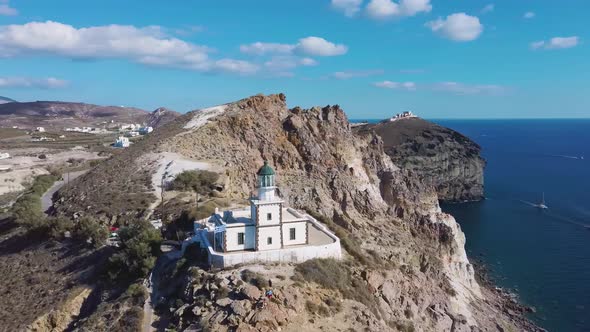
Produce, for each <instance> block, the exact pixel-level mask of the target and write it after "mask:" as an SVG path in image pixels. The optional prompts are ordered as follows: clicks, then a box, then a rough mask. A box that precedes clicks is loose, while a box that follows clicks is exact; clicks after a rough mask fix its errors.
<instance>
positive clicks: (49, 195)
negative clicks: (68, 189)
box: [41, 170, 87, 213]
mask: <svg viewBox="0 0 590 332" xmlns="http://www.w3.org/2000/svg"><path fill="white" fill-rule="evenodd" d="M86 172H87V170H85V171H78V172H70V174H69V179H70V181H72V180H74V179H75V178H77V177H79V176H80V175H82V174H84V173H86ZM64 178H66V179H67V178H68V176H67V175H66V174H64ZM64 184H66V183H65V181H63V180H59V181H55V183H54V184H53V186H51V188H49V190H47V191H46V192H45V194H43V196H41V208H42V209H43V212H45V213H47V211H48V210H49V209H50V208H51V207H52V206H53V194H55V193H56V192H57V191H58V190H60V189H61V187H63V186H64Z"/></svg>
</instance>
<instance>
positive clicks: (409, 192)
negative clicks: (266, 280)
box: [58, 94, 520, 331]
mask: <svg viewBox="0 0 590 332" xmlns="http://www.w3.org/2000/svg"><path fill="white" fill-rule="evenodd" d="M154 134H155V135H149V136H148V137H146V139H145V140H144V141H142V142H139V143H138V144H136V145H134V146H132V147H131V148H129V149H128V153H126V154H121V155H117V156H115V157H113V158H112V159H110V160H108V161H105V162H104V163H103V164H101V165H99V166H98V167H97V168H95V169H94V170H92V171H90V172H89V173H87V174H86V175H84V176H83V177H81V178H79V179H77V180H76V183H75V184H74V185H73V186H71V187H69V188H66V189H65V190H63V191H62V192H60V196H61V199H60V205H59V206H58V211H59V212H60V213H64V214H71V213H74V212H80V211H81V212H82V213H89V214H95V215H101V214H102V215H105V214H106V215H107V217H108V218H105V220H109V221H113V220H114V219H116V218H117V215H116V213H113V212H109V208H112V206H111V207H109V206H107V205H105V204H100V203H99V202H104V199H103V198H102V197H103V196H104V195H105V192H109V193H116V192H124V193H125V196H124V197H121V199H122V200H127V201H128V200H129V199H130V197H133V196H134V195H137V196H138V197H143V198H144V199H145V200H146V202H145V204H143V205H140V206H138V207H134V208H135V209H137V211H138V213H140V214H141V213H142V212H141V209H142V208H143V209H148V208H149V206H150V202H152V201H153V200H155V199H156V196H157V195H156V194H157V193H158V192H159V190H158V189H157V188H156V186H155V185H154V183H156V184H157V183H158V182H159V178H158V177H156V178H155V181H154V180H153V179H154V178H153V176H154V174H158V172H160V171H162V173H163V167H164V166H166V165H169V159H170V158H171V157H170V156H173V159H174V160H175V161H176V162H178V161H180V160H183V161H185V162H188V161H190V162H193V163H195V165H201V166H203V165H206V166H207V167H208V168H209V169H210V170H214V171H216V172H218V173H220V175H221V182H222V183H223V185H221V188H220V190H221V192H222V193H223V194H224V195H225V196H226V197H228V198H232V199H236V200H238V199H244V198H247V197H248V195H249V193H250V192H251V190H252V188H253V185H254V181H255V171H256V170H257V169H258V168H259V167H260V165H261V164H262V163H263V161H264V160H265V159H266V160H268V161H269V163H270V164H271V165H272V166H273V167H274V168H275V170H276V172H277V174H278V175H277V185H278V187H279V190H280V195H281V196H282V197H283V198H284V199H285V200H286V201H287V202H288V203H289V205H291V206H293V207H295V208H299V209H305V210H308V211H312V212H313V213H316V214H319V215H321V216H323V217H325V218H326V220H331V222H332V223H333V224H332V227H337V228H339V229H341V232H342V234H344V235H345V236H346V240H343V243H344V244H345V249H346V250H347V251H348V253H349V254H350V255H351V256H350V257H349V259H350V261H349V263H347V268H348V270H349V271H350V274H351V275H352V277H353V278H355V279H354V280H356V281H355V283H354V287H355V288H359V287H360V288H362V289H366V290H367V291H368V292H369V294H370V295H369V296H368V297H369V298H370V299H367V300H366V301H364V302H362V301H361V302H362V303H359V302H356V301H357V300H350V299H349V300H347V301H345V303H347V305H346V306H345V307H348V308H349V309H347V310H349V311H347V312H348V313H350V315H353V316H351V317H357V319H355V320H353V321H352V322H349V323H346V322H343V321H338V320H322V322H324V321H325V323H326V324H328V325H324V328H328V329H336V328H339V329H340V328H341V329H347V328H353V329H357V328H359V326H358V324H359V322H362V324H361V325H362V326H364V327H366V328H369V327H370V328H371V330H375V331H378V330H391V329H393V327H392V326H398V329H399V328H400V327H399V326H402V325H399V324H401V323H403V324H406V323H408V324H410V323H411V322H414V323H413V324H414V326H415V328H417V329H418V330H422V331H466V330H470V329H471V330H473V329H477V328H479V329H482V330H492V329H496V327H497V326H498V327H501V328H504V329H516V330H518V329H519V328H520V327H519V326H518V325H517V324H516V323H515V322H514V321H513V319H512V318H510V317H508V316H506V315H505V314H504V313H502V312H501V311H499V310H498V309H497V308H494V305H493V303H494V302H493V301H492V299H490V298H486V296H485V295H483V293H482V291H481V289H480V287H479V285H478V284H477V282H476V281H475V278H474V272H473V268H472V266H471V264H470V263H469V261H468V259H467V256H466V254H465V249H464V236H463V233H462V232H461V230H460V228H459V226H458V224H457V223H456V222H455V220H454V219H453V218H452V217H451V216H449V215H447V214H444V213H442V212H441V211H440V208H439V206H438V195H437V192H436V191H434V190H433V187H432V186H431V185H429V184H428V183H424V182H423V181H422V180H421V179H420V177H418V176H416V173H415V172H412V171H409V170H407V169H404V168H400V167H398V165H396V164H395V162H392V158H391V157H390V156H389V155H388V154H386V151H387V150H386V146H385V144H384V141H383V139H382V137H381V136H379V135H377V134H376V133H375V132H374V131H371V130H365V131H360V132H354V131H353V130H352V129H351V126H350V124H349V122H348V119H347V118H346V115H345V114H344V112H343V111H342V109H340V108H339V107H338V106H326V107H323V108H319V107H316V108H311V109H307V110H304V109H301V108H294V109H288V108H287V106H286V101H285V96H284V95H282V94H279V95H270V96H261V95H259V96H253V97H250V98H246V99H243V100H240V101H237V102H235V103H230V104H227V105H221V106H217V107H213V108H209V109H204V110H200V111H196V112H192V113H189V114H187V115H185V116H182V117H180V118H178V119H176V120H175V121H173V122H172V123H170V124H168V125H166V126H164V127H163V128H161V130H158V131H157V132H155V133H154ZM474 153H475V152H474ZM167 158H168V159H167ZM112 169H116V170H117V171H116V172H112V171H111V172H109V171H108V170H112ZM137 169H141V171H140V172H138V171H137ZM131 180H133V182H130V181H131ZM150 191H151V194H150ZM113 200H115V199H114V198H113V199H111V200H109V201H108V204H112V201H113ZM125 206H126V209H124V210H125V211H126V213H128V212H129V210H130V209H129V207H130V205H129V204H126V205H125ZM151 206H153V205H151ZM109 213H110V214H109ZM270 269H271V270H272V269H273V268H272V267H270ZM273 271H274V270H273ZM273 273H275V275H276V273H277V272H273ZM207 278H209V277H207ZM217 279H218V280H216V281H215V282H216V283H220V284H221V283H223V284H226V282H230V281H231V280H230V279H228V280H229V281H223V280H221V279H220V278H217ZM211 282H213V281H211ZM208 283H209V281H208ZM188 284H189V285H192V284H191V283H190V282H189V283H188ZM187 287H188V286H187ZM191 287H192V286H191ZM195 287H196V286H195ZM215 287H217V286H215ZM285 287H286V288H285V289H284V293H281V294H282V295H280V296H285V301H287V298H291V297H293V296H294V297H295V298H296V299H299V300H297V303H299V302H302V301H303V300H304V299H307V300H309V301H315V298H316V297H317V294H318V293H322V294H323V293H328V291H327V290H325V289H321V287H320V288H314V291H313V292H311V291H310V290H309V289H307V288H302V289H300V288H293V287H291V286H285ZM310 287H311V286H310ZM313 287H317V286H313ZM197 288H198V287H197ZM207 289H210V286H207ZM233 291H234V290H232V292H233ZM235 291H236V292H244V290H243V289H238V288H237V287H236V289H235ZM198 292H201V291H198ZM281 292H282V291H281ZM195 294H196V293H195ZM289 294H290V295H289ZM314 294H316V295H314ZM210 295H211V296H212V297H214V296H216V295H214V294H210ZM184 296H185V297H191V296H192V295H191V294H188V295H187V294H185V295H184ZM196 296H197V295H195V299H196ZM314 296H315V297H314ZM332 296H336V295H332ZM338 296H339V295H338ZM220 300H221V299H220ZM185 301H188V299H185ZM190 301H193V298H192V297H191V298H190ZM195 301H196V300H195ZM217 302H219V301H217ZM368 302H370V303H372V304H370V305H367V303H368ZM220 303H221V304H219V306H217V304H215V305H213V304H211V305H209V306H208V307H207V308H203V307H200V305H198V304H196V302H195V303H192V304H190V306H189V304H187V305H186V306H183V308H182V310H180V309H181V308H177V309H178V312H179V316H180V317H181V318H178V317H177V318H178V319H179V320H180V321H181V324H180V325H181V326H184V327H186V326H188V325H189V324H191V323H194V322H196V321H200V323H201V324H205V325H208V326H209V327H210V328H212V329H213V330H226V329H228V328H229V327H234V328H235V327H237V326H243V325H245V326H251V327H256V328H257V329H259V330H264V329H262V327H261V326H266V325H260V326H259V325H258V322H256V321H254V318H253V317H251V318H248V317H234V318H232V319H231V320H230V318H229V317H227V308H226V307H227V305H228V304H223V303H225V302H224V301H222V302H220ZM284 303H287V302H283V305H278V307H277V308H275V309H276V310H277V312H276V313H277V315H278V312H283V313H288V315H286V316H287V317H289V319H287V320H286V321H281V323H280V324H281V325H282V326H283V328H284V330H287V331H290V330H296V329H300V328H301V326H306V327H310V329H311V327H312V325H314V324H316V323H310V321H309V320H308V319H307V318H306V314H305V313H304V312H302V311H301V310H298V309H297V308H298V307H301V306H302V305H301V303H299V305H294V306H292V307H291V306H288V305H284ZM302 303H305V301H303V302H302ZM246 305H247V306H248V308H249V306H251V305H253V304H252V303H251V302H248V303H246ZM187 308H188V309H187ZM294 308H295V309H294ZM185 311H186V315H185ZM304 311H305V310H304ZM175 315H176V313H175ZM257 315H258V314H257ZM269 315H270V316H273V315H272V314H269ZM238 316H239V315H238ZM274 316H276V315H274ZM226 318H227V319H226ZM391 322H397V323H395V324H393V323H391ZM400 322H401V323H400ZM335 323H338V324H341V325H338V326H336V325H330V324H335ZM302 324H303V325H302ZM342 324H343V325H342ZM347 324H348V325H347ZM355 324H356V325H355ZM392 324H393V325H392ZM396 324H398V325H396ZM273 326H274V325H273ZM277 326H278V325H277ZM314 326H315V325H314ZM268 330H272V328H270V329H268ZM311 330H314V329H311Z"/></svg>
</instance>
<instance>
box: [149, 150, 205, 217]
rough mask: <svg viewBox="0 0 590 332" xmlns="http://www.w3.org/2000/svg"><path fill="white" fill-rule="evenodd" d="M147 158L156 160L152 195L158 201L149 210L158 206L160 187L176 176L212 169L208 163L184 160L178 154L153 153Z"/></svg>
mask: <svg viewBox="0 0 590 332" xmlns="http://www.w3.org/2000/svg"><path fill="white" fill-rule="evenodd" d="M148 158H150V159H152V160H158V169H157V170H156V172H155V173H154V174H153V175H152V186H153V188H154V195H156V197H158V199H157V200H156V202H154V203H153V204H152V206H151V207H150V209H151V210H153V209H154V208H155V207H156V206H158V204H160V197H161V193H162V185H166V184H168V183H170V181H172V180H174V178H175V177H176V175H178V174H179V173H182V172H184V171H188V170H196V169H200V170H209V169H212V167H213V166H212V165H211V164H210V163H207V162H203V161H196V160H190V159H186V158H184V157H183V156H181V155H179V154H178V153H172V152H164V153H157V154H156V153H153V154H150V155H148Z"/></svg>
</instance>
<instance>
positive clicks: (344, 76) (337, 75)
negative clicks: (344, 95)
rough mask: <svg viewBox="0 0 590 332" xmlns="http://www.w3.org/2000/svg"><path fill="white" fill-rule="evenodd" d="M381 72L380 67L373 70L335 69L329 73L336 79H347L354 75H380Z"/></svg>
mask: <svg viewBox="0 0 590 332" xmlns="http://www.w3.org/2000/svg"><path fill="white" fill-rule="evenodd" d="M381 74H383V70H382V69H374V70H349V71H337V72H334V73H332V74H331V75H330V77H332V78H335V79H337V80H347V79H351V78H355V77H369V76H374V75H381Z"/></svg>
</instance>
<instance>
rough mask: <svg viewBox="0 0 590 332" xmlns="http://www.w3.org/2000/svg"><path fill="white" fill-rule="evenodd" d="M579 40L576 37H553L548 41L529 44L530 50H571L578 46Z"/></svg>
mask: <svg viewBox="0 0 590 332" xmlns="http://www.w3.org/2000/svg"><path fill="white" fill-rule="evenodd" d="M579 42H580V38H579V37H578V36H572V37H553V38H551V39H549V41H544V40H540V41H536V42H532V43H531V44H530V46H531V49H533V50H538V49H545V50H558V49H565V48H572V47H576V46H578V43H579Z"/></svg>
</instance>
